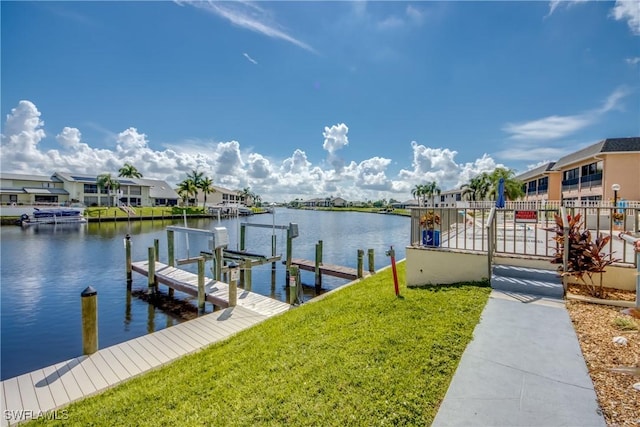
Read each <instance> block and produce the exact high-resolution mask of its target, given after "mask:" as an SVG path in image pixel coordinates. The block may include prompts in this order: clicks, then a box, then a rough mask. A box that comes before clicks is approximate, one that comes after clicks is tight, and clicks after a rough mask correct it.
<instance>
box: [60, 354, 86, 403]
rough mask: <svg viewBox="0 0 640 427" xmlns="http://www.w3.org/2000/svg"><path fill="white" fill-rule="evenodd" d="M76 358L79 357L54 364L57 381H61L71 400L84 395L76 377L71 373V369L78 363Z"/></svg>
mask: <svg viewBox="0 0 640 427" xmlns="http://www.w3.org/2000/svg"><path fill="white" fill-rule="evenodd" d="M78 359H79V358H75V359H71V360H67V361H66V362H60V363H58V364H57V365H54V366H55V368H56V374H57V375H58V378H59V380H58V381H60V382H62V385H63V387H64V389H65V390H66V392H67V396H69V400H70V401H71V402H73V401H74V400H77V399H80V398H81V397H83V396H84V395H83V394H82V390H81V389H80V386H79V385H78V382H77V381H76V378H75V377H74V376H73V375H72V374H71V369H72V368H73V367H75V366H77V365H78V364H79V363H80V361H79V360H78Z"/></svg>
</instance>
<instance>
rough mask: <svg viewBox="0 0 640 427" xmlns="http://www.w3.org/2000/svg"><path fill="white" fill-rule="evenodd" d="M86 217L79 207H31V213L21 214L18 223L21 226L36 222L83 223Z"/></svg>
mask: <svg viewBox="0 0 640 427" xmlns="http://www.w3.org/2000/svg"><path fill="white" fill-rule="evenodd" d="M86 222H87V219H86V218H85V217H84V215H83V214H82V211H81V210H80V209H74V208H47V209H39V208H33V214H31V215H27V214H23V215H22V216H21V217H20V224H21V225H22V226H23V227H26V226H30V225H36V224H84V223H86Z"/></svg>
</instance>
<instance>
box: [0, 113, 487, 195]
mask: <svg viewBox="0 0 640 427" xmlns="http://www.w3.org/2000/svg"><path fill="white" fill-rule="evenodd" d="M40 117H41V114H40V112H39V111H38V109H37V108H36V106H35V105H34V104H33V103H31V102H29V101H21V102H20V103H19V104H18V106H17V107H16V108H14V109H13V110H11V113H10V114H8V115H7V119H6V124H5V126H4V128H3V132H4V133H3V134H2V140H1V149H2V150H1V151H2V157H1V165H0V166H1V169H2V171H3V172H16V173H29V174H43V175H45V174H51V173H53V172H55V171H60V172H74V173H79V174H90V175H97V174H100V173H104V172H111V173H117V171H118V169H119V168H120V167H122V165H123V164H124V163H125V162H128V163H131V164H132V165H134V166H135V167H136V168H137V169H138V170H139V171H140V172H141V173H142V174H143V175H144V176H145V178H154V179H162V180H165V181H167V182H168V183H169V184H170V185H176V184H177V183H178V182H180V181H182V180H183V179H185V177H186V175H187V173H189V172H191V171H192V170H199V171H202V172H204V173H205V175H206V176H210V177H211V178H212V179H213V181H214V183H215V184H216V185H219V186H222V187H226V188H229V189H232V190H234V189H240V188H244V187H250V188H251V189H252V191H254V192H256V193H257V194H260V195H261V197H262V199H263V200H264V201H289V200H293V199H295V198H303V199H305V198H312V197H328V196H331V195H333V196H338V195H339V196H341V197H344V198H345V199H347V200H354V201H356V200H378V199H382V198H387V199H389V198H392V197H393V198H395V199H398V200H406V199H408V198H410V197H411V196H410V193H411V188H412V187H413V186H415V185H416V184H419V183H424V182H427V181H432V180H435V181H437V182H438V185H439V186H440V188H442V189H443V190H444V189H449V188H452V187H454V186H460V185H461V184H462V183H464V182H466V181H465V180H466V179H468V178H469V177H471V176H475V175H477V174H478V173H481V172H483V171H489V170H492V169H493V168H494V167H496V163H495V162H494V161H493V159H491V157H489V156H487V155H485V156H483V157H482V158H481V159H477V160H475V161H473V162H470V163H465V164H458V163H456V161H455V157H456V155H457V153H456V152H455V151H452V150H450V149H447V148H429V147H425V146H423V145H420V144H418V143H416V142H412V143H411V144H407V145H406V147H407V149H410V150H412V152H413V162H412V164H411V165H410V166H409V167H407V168H405V169H402V170H401V171H400V172H399V173H398V174H394V176H391V174H390V172H389V168H390V166H391V164H392V163H393V162H392V159H388V158H383V157H379V156H375V157H372V158H369V159H362V160H357V161H355V160H349V161H348V162H345V161H343V160H342V159H337V157H336V154H337V152H339V150H341V149H343V148H344V147H346V146H347V145H348V143H349V140H348V131H349V128H348V126H347V125H346V124H345V123H339V124H335V125H332V126H327V127H325V128H324V132H323V138H324V139H323V142H322V144H323V148H324V149H325V150H326V151H327V152H328V153H329V156H334V160H336V159H337V160H336V161H338V160H339V162H340V167H339V168H336V165H337V164H338V163H336V161H334V162H332V163H331V164H332V166H333V167H328V168H326V163H325V162H324V161H323V160H322V159H320V161H319V164H314V163H313V162H312V161H311V160H310V159H309V158H308V156H307V154H306V153H305V151H303V150H301V149H296V150H294V151H293V152H292V153H291V155H290V156H289V157H287V158H285V159H277V160H274V159H271V158H268V157H267V156H265V155H263V154H261V153H257V152H253V151H251V150H245V149H242V147H241V144H240V143H239V142H238V141H228V142H214V141H197V140H190V141H179V142H176V143H175V144H173V145H165V146H164V148H163V149H161V150H156V149H154V148H152V147H151V145H150V142H149V137H148V136H147V135H146V134H144V133H142V132H140V131H138V130H137V129H136V128H134V127H129V128H127V129H125V130H124V131H122V132H119V133H113V132H109V135H111V137H112V138H113V139H112V140H111V142H112V143H113V144H114V145H115V148H113V149H100V148H94V147H91V146H90V145H89V144H87V143H86V142H84V141H83V137H82V133H81V132H80V130H79V129H77V128H74V127H64V128H63V129H62V130H61V131H60V132H59V133H58V134H57V135H56V137H55V142H57V146H56V148H55V149H51V150H47V151H44V150H41V149H40V148H39V143H40V142H41V141H42V140H43V139H45V138H46V135H45V131H44V129H43V127H44V122H43V121H42V120H41V118H40ZM319 143H320V139H318V144H319ZM322 165H325V166H322Z"/></svg>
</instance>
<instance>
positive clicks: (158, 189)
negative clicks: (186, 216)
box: [130, 178, 180, 199]
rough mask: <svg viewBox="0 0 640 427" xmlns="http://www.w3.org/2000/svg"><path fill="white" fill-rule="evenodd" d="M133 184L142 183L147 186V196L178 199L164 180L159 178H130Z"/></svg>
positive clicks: (176, 194)
mask: <svg viewBox="0 0 640 427" xmlns="http://www.w3.org/2000/svg"><path fill="white" fill-rule="evenodd" d="M130 182H132V183H133V184H134V185H142V186H146V187H149V197H151V198H152V199H179V198H180V196H179V195H178V193H176V190H174V189H173V188H172V187H171V186H170V185H169V184H167V183H166V181H162V180H160V179H148V178H136V179H132V180H131V181H130Z"/></svg>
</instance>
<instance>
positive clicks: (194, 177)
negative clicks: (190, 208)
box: [187, 169, 204, 207]
mask: <svg viewBox="0 0 640 427" xmlns="http://www.w3.org/2000/svg"><path fill="white" fill-rule="evenodd" d="M203 176H204V172H198V170H197V169H194V170H192V171H191V173H190V174H187V180H190V181H191V182H193V185H194V186H195V192H193V193H191V194H193V195H194V196H195V198H196V207H197V206H198V190H199V189H200V188H201V186H202V177H203Z"/></svg>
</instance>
